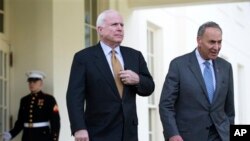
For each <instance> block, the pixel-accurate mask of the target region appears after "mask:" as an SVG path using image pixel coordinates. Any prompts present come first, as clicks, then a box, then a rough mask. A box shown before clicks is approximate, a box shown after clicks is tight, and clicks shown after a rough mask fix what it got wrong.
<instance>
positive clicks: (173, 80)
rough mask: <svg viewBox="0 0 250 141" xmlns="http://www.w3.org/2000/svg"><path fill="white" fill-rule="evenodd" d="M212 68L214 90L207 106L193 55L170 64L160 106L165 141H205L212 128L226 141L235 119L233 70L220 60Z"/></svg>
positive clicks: (204, 90)
mask: <svg viewBox="0 0 250 141" xmlns="http://www.w3.org/2000/svg"><path fill="white" fill-rule="evenodd" d="M213 64H214V66H213V67H214V70H215V77H216V90H215V94H214V97H213V102H212V104H210V103H209V100H208V96H207V91H206V86H205V82H204V80H203V77H202V72H201V70H200V67H199V64H198V60H197V58H196V55H195V51H193V52H192V53H189V54H186V55H184V56H181V57H177V58H175V59H174V60H173V61H171V63H170V67H169V72H168V74H167V76H166V80H165V83H164V86H163V89H162V94H161V99H160V104H159V107H160V116H161V121H162V124H163V128H164V136H165V139H168V138H169V137H171V136H173V135H181V136H182V137H183V139H184V141H207V137H208V133H209V126H211V125H212V124H214V125H215V127H216V129H217V131H218V133H219V135H220V137H221V139H222V140H223V141H229V126H230V124H233V123H234V116H235V111H234V90H233V72H232V67H231V64H230V63H228V62H227V61H225V60H224V59H222V58H219V57H218V58H217V59H216V60H214V61H213Z"/></svg>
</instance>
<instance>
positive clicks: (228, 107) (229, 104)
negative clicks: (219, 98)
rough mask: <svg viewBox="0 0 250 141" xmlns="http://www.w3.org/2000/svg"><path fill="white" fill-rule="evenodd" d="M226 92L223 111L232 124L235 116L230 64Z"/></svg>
mask: <svg viewBox="0 0 250 141" xmlns="http://www.w3.org/2000/svg"><path fill="white" fill-rule="evenodd" d="M228 75H229V76H228V78H229V80H228V82H229V86H228V94H227V99H226V102H225V112H226V114H227V116H228V118H229V121H230V124H234V118H235V108H234V84H233V70H232V66H231V65H230V68H229V74H228Z"/></svg>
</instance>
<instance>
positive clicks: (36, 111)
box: [3, 71, 60, 141]
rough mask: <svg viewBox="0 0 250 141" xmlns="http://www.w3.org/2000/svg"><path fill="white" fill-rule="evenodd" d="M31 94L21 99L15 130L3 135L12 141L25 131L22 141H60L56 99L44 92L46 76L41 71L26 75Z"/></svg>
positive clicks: (5, 138) (7, 140)
mask: <svg viewBox="0 0 250 141" xmlns="http://www.w3.org/2000/svg"><path fill="white" fill-rule="evenodd" d="M26 75H27V77H28V79H27V81H28V83H29V90H30V94H29V95H27V96H24V97H23V98H22V99H21V102H20V107H19V112H18V118H17V121H16V122H15V125H14V128H13V129H11V130H10V131H9V132H4V133H3V139H4V141H10V140H11V139H13V138H14V137H15V136H16V135H17V134H18V133H20V132H21V131H23V136H22V141H58V138H59V132H60V115H59V111H58V106H57V103H56V100H55V98H54V97H53V96H52V95H50V94H46V93H44V92H43V91H42V86H43V79H44V78H45V74H44V73H43V72H41V71H29V72H27V73H26Z"/></svg>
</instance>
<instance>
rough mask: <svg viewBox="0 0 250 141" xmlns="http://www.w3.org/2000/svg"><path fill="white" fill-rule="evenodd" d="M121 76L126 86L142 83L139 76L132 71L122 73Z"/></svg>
mask: <svg viewBox="0 0 250 141" xmlns="http://www.w3.org/2000/svg"><path fill="white" fill-rule="evenodd" d="M119 76H120V79H121V81H122V83H123V84H126V85H137V84H139V82H140V78H139V75H138V74H137V73H135V72H133V71H132V70H123V71H120V72H119Z"/></svg>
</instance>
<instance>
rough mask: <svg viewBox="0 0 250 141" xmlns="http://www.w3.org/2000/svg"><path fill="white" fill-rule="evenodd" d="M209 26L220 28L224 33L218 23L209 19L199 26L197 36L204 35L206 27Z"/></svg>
mask: <svg viewBox="0 0 250 141" xmlns="http://www.w3.org/2000/svg"><path fill="white" fill-rule="evenodd" d="M208 27H213V28H218V29H219V30H220V31H221V33H222V29H221V28H220V26H219V25H218V24H217V23H215V22H213V21H209V22H205V23H204V24H202V25H201V26H200V27H199V29H198V33H197V37H199V36H202V35H203V34H204V33H205V30H206V28H208Z"/></svg>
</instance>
